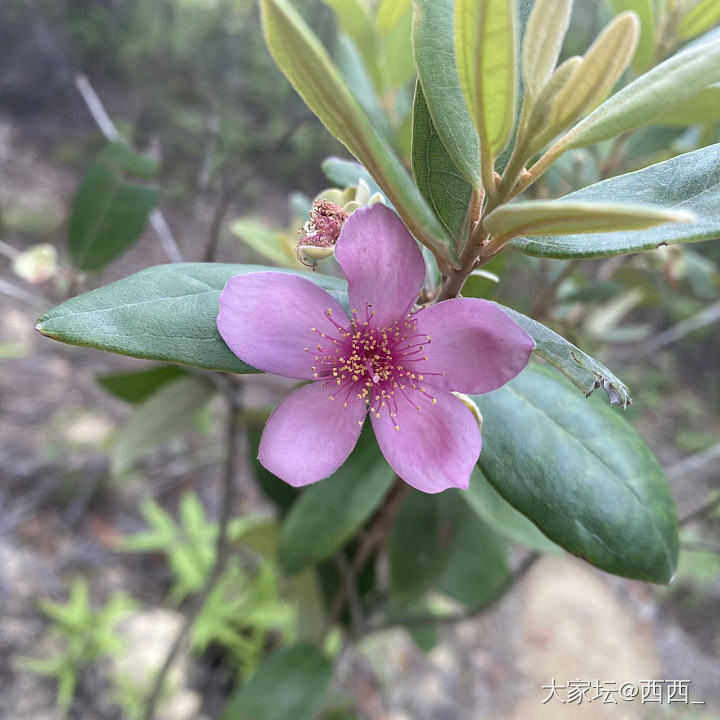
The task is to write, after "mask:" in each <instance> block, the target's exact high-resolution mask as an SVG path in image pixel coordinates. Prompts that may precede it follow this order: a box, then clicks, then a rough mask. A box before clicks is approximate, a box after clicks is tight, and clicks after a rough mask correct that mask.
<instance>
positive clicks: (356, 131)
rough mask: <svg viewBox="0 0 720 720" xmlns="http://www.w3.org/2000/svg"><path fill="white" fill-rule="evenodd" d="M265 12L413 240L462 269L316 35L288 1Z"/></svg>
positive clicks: (275, 40)
mask: <svg viewBox="0 0 720 720" xmlns="http://www.w3.org/2000/svg"><path fill="white" fill-rule="evenodd" d="M261 9H262V18H263V28H264V31H265V38H266V41H267V45H268V47H269V48H270V52H271V53H272V55H273V57H274V58H275V62H276V63H277V64H278V67H279V68H280V69H281V70H282V71H283V73H285V75H286V77H287V78H288V79H289V80H290V82H291V83H292V84H293V86H294V87H295V89H296V90H297V91H298V93H299V94H300V96H301V97H302V98H303V100H304V101H305V102H306V103H307V105H308V107H309V108H310V109H311V110H312V111H313V112H314V113H315V114H316V115H317V116H318V118H320V120H321V121H322V122H323V124H324V125H325V127H326V128H327V129H328V130H329V131H330V132H331V133H332V134H333V135H334V136H335V137H336V138H337V139H338V140H340V142H342V143H343V144H344V145H345V146H346V147H347V148H348V150H350V152H351V153H352V154H353V155H355V157H357V159H358V160H360V162H361V163H362V164H363V165H364V166H365V167H366V168H367V169H368V170H369V172H370V174H371V175H372V176H373V177H374V178H375V179H376V180H377V182H378V184H379V185H380V187H381V188H382V190H383V193H384V194H385V195H386V196H387V197H388V198H389V199H390V201H391V202H392V203H393V205H394V206H395V208H396V209H397V211H398V213H399V214H400V215H401V217H402V219H403V220H404V222H405V224H406V225H407V226H408V228H409V229H410V231H411V232H412V233H413V235H415V237H416V238H417V239H418V240H419V241H420V242H421V243H422V244H423V245H425V246H427V247H429V248H430V249H431V250H433V252H435V253H436V254H437V255H438V256H439V257H440V258H441V259H443V260H444V261H445V262H446V263H447V264H449V265H456V264H457V263H458V262H459V260H458V258H457V254H456V252H455V249H454V246H453V243H452V239H451V238H450V237H449V235H448V233H447V231H446V230H445V228H444V227H443V225H442V223H441V222H440V221H439V220H438V219H437V218H436V217H435V214H434V213H433V211H432V209H431V208H430V207H429V206H428V204H427V203H426V202H425V200H424V198H423V197H422V195H421V194H420V192H419V190H418V189H417V188H416V187H415V185H414V183H413V182H412V180H411V179H410V177H409V176H408V174H407V172H406V171H405V168H404V167H403V165H402V163H401V162H400V160H399V159H398V157H397V156H396V155H395V153H394V152H393V151H392V149H391V148H390V146H389V145H388V143H387V141H386V140H385V139H384V138H383V137H382V136H381V135H380V133H379V132H378V131H377V130H376V129H375V128H374V127H373V126H372V125H371V123H370V121H369V120H368V118H367V116H366V115H365V113H364V112H363V110H362V108H361V107H360V105H359V104H358V101H357V100H356V99H355V98H354V97H353V96H352V95H351V93H350V92H349V91H348V89H347V88H346V86H345V84H344V83H343V81H342V79H341V78H340V75H339V73H338V71H337V68H336V67H335V66H334V65H333V63H332V60H331V59H330V57H329V56H328V54H327V52H326V51H325V49H324V48H323V46H322V45H321V44H320V41H319V40H318V38H317V37H316V36H315V34H314V33H313V32H312V30H311V29H310V28H309V27H308V26H307V24H306V23H305V22H304V20H303V19H302V18H301V17H300V15H299V14H298V13H297V12H296V11H295V10H294V9H293V7H292V6H291V5H290V4H289V3H288V2H287V0H261Z"/></svg>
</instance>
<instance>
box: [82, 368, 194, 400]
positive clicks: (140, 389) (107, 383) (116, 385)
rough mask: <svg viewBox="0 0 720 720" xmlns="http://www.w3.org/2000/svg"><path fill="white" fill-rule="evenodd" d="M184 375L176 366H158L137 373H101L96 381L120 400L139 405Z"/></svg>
mask: <svg viewBox="0 0 720 720" xmlns="http://www.w3.org/2000/svg"><path fill="white" fill-rule="evenodd" d="M184 374H185V371H184V370H183V369H182V368H179V367H175V366H174V365H156V366H155V367H151V368H149V369H147V370H138V371H135V372H117V373H101V374H100V375H98V376H97V377H96V380H97V381H98V383H99V384H100V385H101V386H102V387H103V388H105V390H107V391H108V392H109V393H110V394H111V395H114V396H115V397H117V398H119V399H120V400H125V401H126V402H129V403H138V402H142V401H143V400H146V399H147V398H148V397H149V396H150V395H152V394H153V393H154V392H155V391H156V390H158V389H159V388H160V387H161V386H162V385H164V384H165V383H168V382H170V381H171V380H176V379H177V378H178V377H180V376H181V375H184Z"/></svg>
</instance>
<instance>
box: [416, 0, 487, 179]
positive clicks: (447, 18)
mask: <svg viewBox="0 0 720 720" xmlns="http://www.w3.org/2000/svg"><path fill="white" fill-rule="evenodd" d="M453 7H454V0H414V3H413V8H414V15H413V49H414V52H415V65H416V66H417V69H418V75H419V76H420V82H421V83H422V85H423V88H424V89H425V97H426V99H427V105H428V109H429V111H430V115H431V116H432V119H433V123H434V125H435V128H436V129H437V132H438V134H439V135H440V138H441V139H442V143H443V145H444V146H445V148H446V149H447V151H448V153H449V154H450V157H451V158H452V159H453V162H454V163H455V165H456V166H457V168H458V169H459V170H460V172H461V173H462V174H463V175H464V176H465V179H466V180H467V181H468V182H469V183H470V184H471V185H472V186H473V187H476V188H479V187H480V186H481V184H482V182H481V179H480V145H479V142H478V137H477V134H476V132H475V126H474V125H473V121H472V118H471V117H470V112H469V111H468V108H467V105H466V104H465V98H464V95H463V91H462V88H461V87H460V79H459V77H458V73H457V68H456V64H455V40H454V26H453Z"/></svg>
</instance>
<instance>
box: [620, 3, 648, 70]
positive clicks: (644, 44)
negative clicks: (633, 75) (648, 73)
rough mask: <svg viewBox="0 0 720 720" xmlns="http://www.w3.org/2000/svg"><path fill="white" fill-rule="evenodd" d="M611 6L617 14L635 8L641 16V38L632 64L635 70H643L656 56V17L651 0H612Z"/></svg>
mask: <svg viewBox="0 0 720 720" xmlns="http://www.w3.org/2000/svg"><path fill="white" fill-rule="evenodd" d="M610 6H611V7H612V9H613V10H614V11H615V13H616V14H617V13H621V12H624V11H625V10H633V11H634V12H636V13H637V16H638V17H639V18H640V27H641V29H640V40H639V42H638V47H637V50H636V51H635V57H634V58H633V61H632V66H633V69H634V70H635V72H642V71H643V70H645V69H646V68H647V67H648V66H649V65H650V63H652V61H653V58H654V56H655V18H654V14H653V9H652V4H651V0H610Z"/></svg>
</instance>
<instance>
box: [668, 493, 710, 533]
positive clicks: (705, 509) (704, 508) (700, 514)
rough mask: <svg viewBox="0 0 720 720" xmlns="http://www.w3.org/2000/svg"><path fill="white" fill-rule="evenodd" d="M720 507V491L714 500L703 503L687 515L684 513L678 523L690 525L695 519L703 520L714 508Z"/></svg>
mask: <svg viewBox="0 0 720 720" xmlns="http://www.w3.org/2000/svg"><path fill="white" fill-rule="evenodd" d="M718 507H720V493H718V494H717V495H716V496H715V497H714V498H713V499H712V500H708V502H706V503H704V504H703V505H701V506H700V507H699V508H695V510H691V511H690V512H689V513H688V514H687V515H683V517H681V518H680V520H679V521H678V525H688V524H690V523H691V522H694V521H695V520H702V519H703V518H704V517H707V516H708V515H710V514H711V513H712V512H713V511H714V510H716V509H717V508H718Z"/></svg>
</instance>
